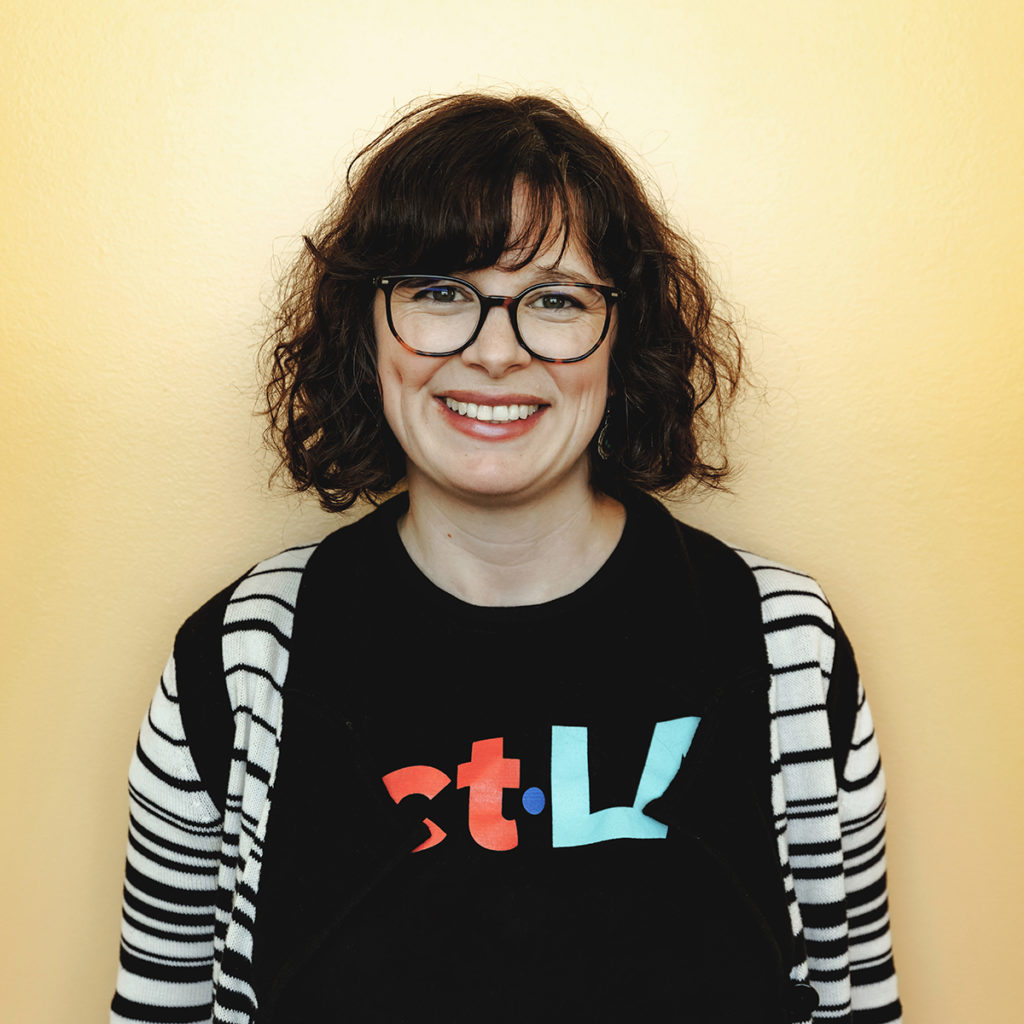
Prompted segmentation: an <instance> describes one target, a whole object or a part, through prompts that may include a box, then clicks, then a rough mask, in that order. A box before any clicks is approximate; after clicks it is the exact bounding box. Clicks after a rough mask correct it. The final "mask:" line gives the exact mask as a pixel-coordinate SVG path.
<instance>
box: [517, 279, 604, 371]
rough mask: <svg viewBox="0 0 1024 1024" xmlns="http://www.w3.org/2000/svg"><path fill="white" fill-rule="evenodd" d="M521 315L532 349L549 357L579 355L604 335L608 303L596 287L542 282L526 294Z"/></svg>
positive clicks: (522, 330) (524, 339)
mask: <svg viewBox="0 0 1024 1024" xmlns="http://www.w3.org/2000/svg"><path fill="white" fill-rule="evenodd" d="M517 319H518V321H519V333H520V334H521V335H522V337H523V341H525V342H526V344H527V346H528V347H529V348H530V350H531V351H533V352H535V353H536V354H537V355H539V356H545V357H547V358H548V359H576V358H578V357H579V356H582V355H585V354H586V353H587V352H589V351H590V350H591V349H592V348H593V347H594V346H595V345H596V344H597V343H598V341H599V340H600V339H601V333H602V332H603V331H604V329H605V323H606V322H607V319H608V305H607V300H606V299H605V297H604V295H603V294H602V293H601V292H599V291H598V290H597V289H596V288H588V287H587V286H586V285H582V284H542V285H538V286H537V287H536V288H531V289H530V290H529V291H527V292H526V293H525V294H524V295H523V297H522V299H521V300H520V302H519V309H518V317H517Z"/></svg>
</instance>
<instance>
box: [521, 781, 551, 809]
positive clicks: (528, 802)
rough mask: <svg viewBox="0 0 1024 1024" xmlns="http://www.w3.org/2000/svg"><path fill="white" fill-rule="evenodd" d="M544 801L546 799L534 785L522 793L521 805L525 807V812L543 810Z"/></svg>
mask: <svg viewBox="0 0 1024 1024" xmlns="http://www.w3.org/2000/svg"><path fill="white" fill-rule="evenodd" d="M545 803H547V801H546V800H545V799H544V793H543V792H542V791H541V790H539V789H538V788H537V787H536V786H531V787H530V788H529V789H528V790H527V791H526V792H525V793H524V794H523V807H525V808H526V813H527V814H540V812H541V811H543V810H544V804H545Z"/></svg>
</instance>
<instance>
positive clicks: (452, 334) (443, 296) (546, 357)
mask: <svg viewBox="0 0 1024 1024" xmlns="http://www.w3.org/2000/svg"><path fill="white" fill-rule="evenodd" d="M373 283H374V285H375V286H376V287H378V288H380V290H381V291H382V292H384V300H385V309H386V310H387V317H388V327H390V328H391V333H392V334H393V335H394V336H395V338H396V339H397V340H398V342H399V343H400V344H401V345H402V346H403V347H404V348H407V349H408V350H409V351H410V352H415V353H416V354H417V355H421V356H453V355H455V354H456V353H458V352H461V351H462V350H463V349H465V348H468V347H469V346H470V345H472V344H473V342H474V341H476V339H477V336H478V335H479V334H480V331H481V330H482V329H483V326H484V321H485V320H486V319H487V314H488V313H489V312H490V311H491V309H493V308H494V307H495V306H501V308H502V309H504V310H506V311H507V312H508V316H509V320H510V321H511V322H512V331H513V333H514V334H515V336H516V341H517V342H519V344H520V345H521V346H522V347H523V348H524V349H526V351H527V352H529V353H530V355H531V356H533V357H534V358H536V359H541V360H543V361H544V362H545V363H578V362H579V361H580V360H581V359H586V358H587V356H589V355H591V354H593V353H594V352H595V351H597V349H598V347H599V346H600V344H601V342H602V341H604V339H605V337H606V336H607V334H608V327H609V325H610V323H611V319H612V306H614V305H615V303H616V302H618V301H619V300H620V299H621V298H622V296H623V294H624V293H623V292H622V291H620V290H619V289H617V288H613V287H611V286H610V285H604V284H575V283H574V284H562V283H559V284H535V285H531V286H530V287H529V288H526V289H524V290H523V291H521V292H520V293H519V294H518V295H484V294H483V293H482V292H480V291H478V290H477V289H476V288H474V287H473V285H471V284H470V283H469V282H468V281H463V280H461V279H460V278H458V277H431V276H427V275H423V274H392V275H390V276H388V277H375V278H374V279H373Z"/></svg>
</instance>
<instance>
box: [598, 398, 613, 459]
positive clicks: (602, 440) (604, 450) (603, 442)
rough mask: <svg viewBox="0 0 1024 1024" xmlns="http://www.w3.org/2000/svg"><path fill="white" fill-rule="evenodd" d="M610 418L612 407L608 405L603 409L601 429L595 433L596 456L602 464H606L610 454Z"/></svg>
mask: <svg viewBox="0 0 1024 1024" xmlns="http://www.w3.org/2000/svg"><path fill="white" fill-rule="evenodd" d="M611 418H612V407H611V406H610V405H606V406H605V409H604V419H603V420H602V421H601V429H600V430H599V431H598V432H597V454H598V455H599V456H600V458H601V460H602V461H603V462H607V461H608V457H609V456H610V455H611V453H612V450H611V448H610V447H609V446H608V421H609V420H610V419H611Z"/></svg>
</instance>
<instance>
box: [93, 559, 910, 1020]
mask: <svg viewBox="0 0 1024 1024" xmlns="http://www.w3.org/2000/svg"><path fill="white" fill-rule="evenodd" d="M315 548H316V545H308V546H304V547H296V548H292V549H289V550H288V551H285V552H283V553H282V554H279V555H277V556H275V557H274V558H271V559H268V560H267V561H264V562H261V563H260V564H258V565H257V566H255V567H254V568H253V569H252V570H251V571H250V572H249V573H248V574H247V575H246V576H244V577H243V578H242V579H241V581H240V582H239V583H238V584H237V585H236V587H235V589H234V591H233V593H232V595H231V598H230V601H229V602H228V604H227V611H226V614H225V618H224V622H223V629H222V655H223V666H224V676H225V679H226V683H227V689H228V693H229V696H230V702H231V707H232V709H233V712H234V729H235V734H234V752H233V757H232V760H231V765H230V771H229V775H228V786H227V799H226V803H225V804H224V808H223V813H222V812H221V811H220V810H219V809H218V807H217V805H216V804H215V803H214V801H213V799H212V798H211V796H210V795H209V794H208V793H207V792H206V791H205V789H204V785H203V783H202V781H201V780H200V775H199V771H198V770H197V768H196V764H195V762H194V760H193V757H192V754H191V752H190V748H189V739H188V738H187V736H186V735H185V729H184V726H183V724H182V716H181V713H180V709H179V701H178V687H177V683H176V678H175V672H176V666H175V662H174V658H173V656H172V658H171V660H170V661H169V662H168V665H167V668H166V669H165V671H164V673H163V676H162V678H161V681H160V686H159V688H158V690H157V693H156V695H155V697H154V699H153V702H152V704H151V706H150V708H149V712H148V714H147V716H146V719H145V721H144V723H143V725H142V729H141V731H140V734H139V739H138V743H137V745H136V749H135V754H134V757H133V759H132V763H131V767H130V771H129V796H130V812H131V813H130V826H129V840H128V857H127V867H126V876H125V886H124V905H123V919H122V929H121V960H120V969H119V972H118V980H117V992H116V995H115V997H114V1001H113V1004H112V1009H111V1017H110V1019H111V1021H112V1022H122V1021H125V1022H127V1021H132V1022H140V1021H142V1022H154V1024H156V1022H168V1021H175V1022H200V1021H215V1022H223V1024H248V1022H251V1021H253V1020H254V1018H255V1016H256V1010H257V1006H256V995H255V991H254V988H253V984H252V956H253V925H254V921H255V915H256V908H257V902H258V901H257V893H258V891H259V885H260V869H261V864H262V851H263V843H264V840H265V837H266V834H267V823H268V819H269V815H270V812H271V804H272V799H271V798H272V794H273V785H274V778H275V773H276V769H277V756H278V751H279V748H280V743H281V736H282V726H283V721H284V701H283V693H284V684H285V679H286V676H287V672H288V657H289V640H290V637H291V633H292V621H293V614H294V609H295V604H296V598H297V595H298V590H299V585H300V582H301V580H302V574H303V570H304V568H305V566H306V563H307V562H308V560H309V558H310V556H311V555H312V553H313V551H314V550H315ZM738 554H739V555H740V557H741V558H742V559H743V560H744V561H745V562H746V564H747V565H748V567H749V568H750V570H751V571H752V573H753V574H754V577H755V579H756V581H757V585H758V588H759V590H760V594H761V606H762V621H763V625H764V637H765V643H766V646H767V652H768V661H769V665H770V671H771V681H770V687H769V705H770V728H771V738H770V739H771V747H770V749H771V766H770V770H771V773H772V774H771V783H772V785H771V797H772V808H773V812H774V818H775V827H776V835H777V841H778V855H779V863H780V866H781V870H782V875H783V879H784V883H785V886H786V892H787V895H788V897H789V909H790V921H791V925H792V930H793V935H794V938H795V942H796V948H797V949H798V950H801V951H805V955H804V956H802V957H800V958H799V962H797V963H795V964H793V965H792V967H791V971H790V977H791V979H792V980H793V982H795V983H805V984H806V985H807V986H808V988H807V989H806V990H805V991H806V994H807V995H809V996H810V999H809V1000H807V1001H806V1002H805V1003H804V1005H803V1007H802V1008H800V1007H797V1008H795V1009H794V1012H793V1014H792V1017H791V1019H792V1020H793V1021H794V1022H797V1024H809V1022H810V1021H811V1020H812V1019H813V1020H814V1021H852V1022H854V1024H876V1022H877V1024H883V1022H891V1021H899V1020H900V1013H901V1010H900V1004H899V999H898V996H897V991H896V977H895V973H894V971H893V966H892V952H891V945H890V939H889V921H888V904H887V895H886V879H885V778H884V775H883V773H882V768H881V763H880V761H879V755H878V747H877V744H876V742H875V735H874V728H873V725H872V720H871V712H870V710H869V708H868V705H867V703H866V701H865V699H864V694H863V690H862V689H861V688H860V687H859V684H858V708H857V713H856V719H855V722H854V728H853V735H852V740H851V744H850V748H849V750H848V752H847V753H846V756H845V759H835V758H834V754H833V750H832V742H831V738H830V735H829V722H828V717H827V713H826V705H825V699H826V696H827V693H828V685H829V679H830V672H831V668H832V664H833V657H834V654H835V648H836V644H835V636H836V624H835V620H834V618H833V616H832V611H831V609H830V607H829V605H828V603H827V601H826V600H825V597H824V595H823V594H822V592H821V590H820V589H819V588H818V586H817V584H816V583H815V582H814V581H813V580H811V579H810V578H809V577H807V576H805V575H803V574H800V573H797V572H794V571H793V570H790V569H786V568H784V567H782V566H780V565H777V564H775V563H773V562H769V561H766V560H764V559H761V558H758V557H756V556H754V555H751V554H749V553H747V552H742V551H740V552H738ZM836 763H839V764H844V765H845V768H844V771H843V773H842V777H841V778H839V779H838V780H837V778H836V772H835V769H834V764H836ZM798 987H799V986H798ZM811 989H813V993H812V992H811ZM814 994H816V995H817V999H816V1000H815V998H814ZM815 1002H817V1004H818V1005H817V1008H816V1009H815V1007H814V1003H815Z"/></svg>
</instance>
